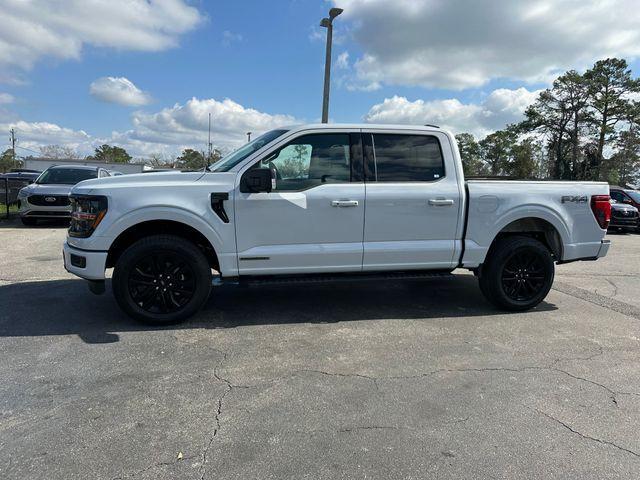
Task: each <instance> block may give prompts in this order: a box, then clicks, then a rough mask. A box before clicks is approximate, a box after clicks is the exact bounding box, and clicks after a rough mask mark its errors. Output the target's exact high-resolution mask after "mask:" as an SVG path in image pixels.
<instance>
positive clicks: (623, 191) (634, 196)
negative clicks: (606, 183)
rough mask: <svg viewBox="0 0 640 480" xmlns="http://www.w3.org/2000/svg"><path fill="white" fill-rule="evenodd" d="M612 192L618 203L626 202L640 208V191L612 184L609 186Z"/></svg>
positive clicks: (612, 196)
mask: <svg viewBox="0 0 640 480" xmlns="http://www.w3.org/2000/svg"><path fill="white" fill-rule="evenodd" d="M609 191H610V192H611V198H613V199H614V200H615V201H616V202H618V203H626V204H627V205H633V206H634V207H636V208H637V209H639V210H640V191H639V190H632V189H630V188H622V187H616V186H613V185H612V186H611V187H609Z"/></svg>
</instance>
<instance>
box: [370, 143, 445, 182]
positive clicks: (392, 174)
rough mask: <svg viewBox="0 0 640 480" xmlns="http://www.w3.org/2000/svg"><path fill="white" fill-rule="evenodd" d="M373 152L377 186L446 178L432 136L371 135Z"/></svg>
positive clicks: (438, 149)
mask: <svg viewBox="0 0 640 480" xmlns="http://www.w3.org/2000/svg"><path fill="white" fill-rule="evenodd" d="M373 151H374V158H375V166H374V172H375V174H376V178H377V181H378V182H434V181H437V180H439V179H440V178H442V177H444V175H445V171H444V159H443V157H442V150H441V149H440V143H439V142H438V139H437V138H436V137H434V136H431V135H398V134H393V135H389V134H374V135H373Z"/></svg>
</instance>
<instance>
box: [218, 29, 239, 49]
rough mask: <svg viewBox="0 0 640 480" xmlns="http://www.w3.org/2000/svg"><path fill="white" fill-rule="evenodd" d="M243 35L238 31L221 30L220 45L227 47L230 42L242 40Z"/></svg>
mask: <svg viewBox="0 0 640 480" xmlns="http://www.w3.org/2000/svg"><path fill="white" fill-rule="evenodd" d="M243 40H244V37H243V36H242V35H241V34H239V33H234V32H231V31H229V30H225V31H224V32H222V45H224V46H225V47H229V46H230V45H231V44H232V43H237V42H242V41H243Z"/></svg>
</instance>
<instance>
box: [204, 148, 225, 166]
mask: <svg viewBox="0 0 640 480" xmlns="http://www.w3.org/2000/svg"><path fill="white" fill-rule="evenodd" d="M221 158H222V152H221V151H220V150H218V149H217V148H214V149H212V150H211V154H210V155H207V165H213V164H214V163H216V162H217V161H218V160H220V159H221Z"/></svg>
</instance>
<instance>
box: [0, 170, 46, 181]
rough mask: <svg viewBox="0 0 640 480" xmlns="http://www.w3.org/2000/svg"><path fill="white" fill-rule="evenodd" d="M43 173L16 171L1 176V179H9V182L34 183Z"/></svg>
mask: <svg viewBox="0 0 640 480" xmlns="http://www.w3.org/2000/svg"><path fill="white" fill-rule="evenodd" d="M41 173H42V172H38V171H36V170H19V169H14V170H11V171H10V172H7V173H3V174H0V178H8V179H9V180H16V181H23V182H26V183H33V182H34V181H35V180H36V179H37V178H38V177H39V176H40V174H41Z"/></svg>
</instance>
